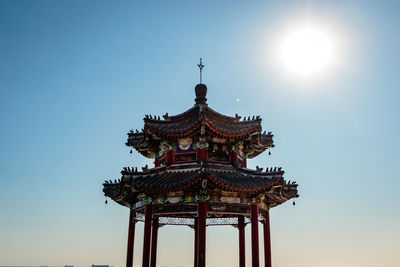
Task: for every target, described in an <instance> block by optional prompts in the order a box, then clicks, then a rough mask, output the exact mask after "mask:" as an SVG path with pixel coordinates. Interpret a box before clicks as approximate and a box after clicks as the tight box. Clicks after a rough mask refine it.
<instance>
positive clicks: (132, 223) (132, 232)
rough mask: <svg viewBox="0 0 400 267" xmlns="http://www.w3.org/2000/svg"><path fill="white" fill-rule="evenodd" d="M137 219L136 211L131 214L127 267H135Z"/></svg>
mask: <svg viewBox="0 0 400 267" xmlns="http://www.w3.org/2000/svg"><path fill="white" fill-rule="evenodd" d="M135 217H136V213H135V211H134V210H131V211H130V212H129V228H128V246H127V252H126V267H132V266H133V247H134V244H135V224H136V221H135Z"/></svg>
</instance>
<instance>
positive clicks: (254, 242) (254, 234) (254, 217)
mask: <svg viewBox="0 0 400 267" xmlns="http://www.w3.org/2000/svg"><path fill="white" fill-rule="evenodd" d="M250 212H251V262H252V266H253V267H259V266H260V256H259V248H258V206H257V204H252V205H251V208H250Z"/></svg>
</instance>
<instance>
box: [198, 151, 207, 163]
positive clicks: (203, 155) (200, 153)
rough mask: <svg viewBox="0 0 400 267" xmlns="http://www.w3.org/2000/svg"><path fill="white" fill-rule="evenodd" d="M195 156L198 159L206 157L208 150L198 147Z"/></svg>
mask: <svg viewBox="0 0 400 267" xmlns="http://www.w3.org/2000/svg"><path fill="white" fill-rule="evenodd" d="M197 157H198V159H199V160H203V159H207V158H208V152H207V150H205V149H204V148H201V149H199V151H198V152H197Z"/></svg>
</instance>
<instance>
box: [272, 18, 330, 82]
mask: <svg viewBox="0 0 400 267" xmlns="http://www.w3.org/2000/svg"><path fill="white" fill-rule="evenodd" d="M335 52H336V51H335V46H334V42H333V39H332V36H331V35H330V34H329V33H328V32H326V31H324V30H322V29H319V28H317V27H314V26H311V25H305V26H300V27H297V28H295V29H292V30H291V31H288V32H287V33H286V35H285V36H284V37H283V38H282V39H281V40H280V43H279V44H278V60H279V61H280V64H281V65H283V68H284V69H285V70H286V71H288V72H289V73H290V74H292V75H295V76H298V77H300V78H307V79H308V78H310V77H315V76H318V75H321V74H323V73H325V72H326V71H327V70H328V69H329V67H330V66H331V65H332V64H333V62H334V59H335Z"/></svg>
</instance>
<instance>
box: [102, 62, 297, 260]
mask: <svg viewBox="0 0 400 267" xmlns="http://www.w3.org/2000/svg"><path fill="white" fill-rule="evenodd" d="M203 66H204V65H203V64H202V63H201V62H200V64H199V67H200V74H201V70H202V68H203ZM195 93H196V98H195V104H194V106H193V107H192V108H190V109H189V110H187V111H185V112H183V113H181V114H179V115H175V116H170V115H168V113H167V114H165V115H163V116H162V117H160V116H151V115H146V116H145V118H144V128H143V129H142V130H141V131H137V130H136V131H130V132H129V133H128V140H127V142H126V145H127V146H128V147H132V148H133V149H135V150H137V151H138V152H139V153H140V154H142V155H143V156H145V157H147V158H150V159H153V160H154V166H153V167H148V166H147V165H146V166H145V167H142V168H141V169H140V170H138V169H137V167H135V168H134V167H126V168H123V170H122V171H121V178H120V179H118V180H114V181H111V180H110V181H106V182H105V183H104V184H103V186H104V189H103V191H104V194H105V196H106V197H109V198H111V199H112V200H114V201H115V202H117V203H118V204H120V205H123V206H126V207H128V208H129V210H130V216H129V230H128V246H127V260H126V267H132V265H133V245H134V236H135V224H136V222H138V221H142V222H144V237H143V257H142V267H156V256H157V235H158V229H159V227H161V226H163V225H187V226H190V227H192V228H193V229H194V266H195V267H205V266H206V227H207V226H220V225H233V226H235V227H237V229H238V234H239V244H238V247H239V259H238V261H239V266H240V267H245V227H246V225H247V224H250V225H251V257H252V261H251V262H252V266H253V267H259V240H258V236H259V235H258V226H259V222H261V223H262V225H263V230H264V233H263V238H264V257H265V266H266V267H270V266H271V241H270V224H269V210H270V209H271V208H273V207H275V206H278V205H280V204H282V203H284V202H286V201H287V200H289V199H292V198H296V197H298V192H297V184H296V183H295V182H286V181H285V179H284V178H283V175H284V171H283V170H282V169H281V168H276V167H274V168H265V170H264V169H263V168H259V167H257V168H256V169H255V170H252V169H248V168H247V160H248V159H251V158H254V157H256V156H258V155H259V154H261V153H262V152H264V151H266V150H268V149H270V148H272V147H274V143H273V135H272V134H271V132H265V131H264V132H262V127H261V118H260V117H259V116H253V117H247V118H246V117H244V118H242V117H240V116H238V115H237V114H236V115H235V116H234V117H230V116H226V115H223V114H220V113H218V112H216V111H214V110H213V109H211V108H210V107H209V106H208V105H207V98H206V95H207V86H206V85H205V84H202V83H201V78H200V84H197V85H196V87H195ZM269 153H270V152H269Z"/></svg>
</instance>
